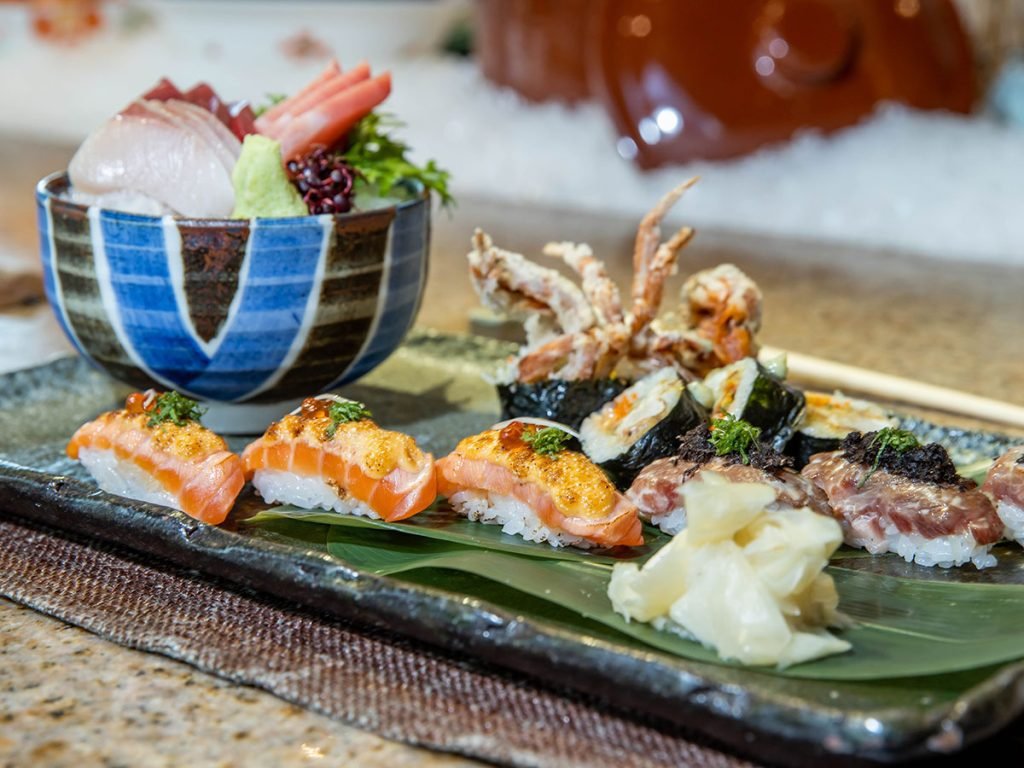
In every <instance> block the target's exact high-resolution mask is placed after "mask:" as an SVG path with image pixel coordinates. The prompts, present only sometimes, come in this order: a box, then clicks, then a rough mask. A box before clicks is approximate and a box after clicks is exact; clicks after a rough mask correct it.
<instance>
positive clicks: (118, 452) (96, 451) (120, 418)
mask: <svg viewBox="0 0 1024 768" xmlns="http://www.w3.org/2000/svg"><path fill="white" fill-rule="evenodd" d="M201 416H202V412H201V410H200V409H199V407H198V405H197V403H196V402H195V401H194V400H190V399H188V398H187V397H183V396H182V395H179V394H178V393H177V392H155V391H153V390H149V391H148V392H135V393H133V394H131V395H129V396H128V398H127V400H125V404H124V408H122V409H121V410H117V411H110V412H108V413H104V414H101V415H100V416H98V417H97V418H96V419H94V420H93V421H90V422H88V423H87V424H84V425H82V426H81V427H80V428H79V429H78V431H76V432H75V434H74V435H73V436H72V437H71V441H70V442H69V443H68V447H67V453H68V456H70V457H71V458H72V459H75V460H76V461H79V462H80V463H81V464H82V466H83V467H85V469H86V470H87V471H88V472H89V474H90V475H92V476H93V478H94V479H95V480H96V482H97V484H98V485H99V486H100V488H102V489H103V490H104V491H107V492H108V493H113V494H115V495H117V496H125V497H128V498H130V499H138V500H139V501H148V502H150V503H152V504H161V505H163V506H165V507H171V508H173V509H178V510H181V511H182V512H184V513H185V514H187V515H189V516H191V517H194V518H195V519H197V520H201V521H203V522H204V523H210V524H211V525H218V524H220V523H222V522H224V519H225V518H226V517H227V516H228V513H229V512H230V511H231V507H232V505H233V504H234V503H235V499H236V498H237V497H238V494H239V492H240V491H241V490H242V486H243V485H245V477H244V473H243V471H242V460H241V459H239V458H238V456H237V455H235V454H234V453H232V452H231V451H230V450H228V446H227V443H225V442H224V438H222V437H220V436H219V435H216V434H214V433H213V432H211V431H210V430H208V429H207V428H206V427H204V426H203V425H202V424H201V423H200V422H199V419H200V417H201Z"/></svg>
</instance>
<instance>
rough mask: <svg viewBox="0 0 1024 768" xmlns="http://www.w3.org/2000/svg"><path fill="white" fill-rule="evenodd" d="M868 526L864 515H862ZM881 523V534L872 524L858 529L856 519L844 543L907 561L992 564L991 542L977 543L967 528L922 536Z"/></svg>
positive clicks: (984, 566)
mask: <svg viewBox="0 0 1024 768" xmlns="http://www.w3.org/2000/svg"><path fill="white" fill-rule="evenodd" d="M862 519H863V520H864V522H865V523H868V524H869V526H870V521H869V519H868V518H862ZM879 522H880V523H882V533H881V536H879V533H878V531H877V530H876V529H874V528H873V527H869V528H868V529H867V530H858V526H857V524H856V522H854V524H853V526H852V527H851V528H850V530H849V532H848V535H847V541H846V543H847V544H849V545H850V546H854V547H863V548H864V549H865V550H867V551H868V552H870V553H871V554H873V555H879V554H882V553H884V552H894V553H896V554H897V555H899V556H900V557H902V558H903V559H904V560H906V561H907V562H908V563H917V564H918V565H927V566H934V565H937V566H939V567H940V568H952V567H958V566H961V565H965V564H966V563H974V565H975V566H976V567H977V568H989V567H991V566H993V565H995V564H996V557H995V555H993V554H991V553H990V552H989V550H990V549H992V546H993V545H992V544H979V543H978V542H977V541H976V540H975V538H974V537H973V536H972V535H971V532H970V531H963V532H962V533H958V534H954V535H949V536H936V537H935V538H931V539H929V538H926V537H924V536H922V535H921V534H919V533H901V532H900V530H899V528H897V527H896V525H895V524H894V523H892V522H890V521H887V520H886V521H879Z"/></svg>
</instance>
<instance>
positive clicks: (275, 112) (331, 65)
mask: <svg viewBox="0 0 1024 768" xmlns="http://www.w3.org/2000/svg"><path fill="white" fill-rule="evenodd" d="M340 72H341V66H340V65H339V64H338V60H337V59H331V60H330V61H329V62H328V63H327V66H326V67H325V68H324V70H323V72H321V73H320V74H319V75H317V76H316V77H315V78H313V79H312V80H311V81H310V82H309V83H308V84H307V85H306V86H305V87H303V88H302V89H301V90H299V92H298V93H296V94H294V95H292V96H290V97H288V98H287V99H285V100H284V101H281V102H278V103H277V104H275V105H274V106H272V107H271V108H270V109H268V110H267V111H266V112H264V113H263V114H262V115H260V116H259V118H258V119H257V120H256V129H257V130H258V131H259V132H260V133H264V132H265V128H266V127H267V126H269V125H270V124H271V123H272V122H274V121H275V120H276V119H277V118H278V117H280V116H281V115H283V114H284V113H285V112H286V111H288V110H289V109H291V108H292V105H293V104H294V103H295V101H296V100H297V99H300V98H302V97H303V96H305V95H306V94H308V93H309V92H311V91H313V90H315V89H316V88H318V87H319V86H320V85H322V84H323V83H324V82H326V81H327V80H330V79H331V78H333V77H334V76H335V75H337V74H339V73H340Z"/></svg>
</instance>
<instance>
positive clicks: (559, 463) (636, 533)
mask: <svg viewBox="0 0 1024 768" xmlns="http://www.w3.org/2000/svg"><path fill="white" fill-rule="evenodd" d="M568 438H569V435H568V434H567V433H565V432H562V431H561V430H559V429H556V428H553V427H541V426H540V425H536V424H524V423H522V422H518V421H516V422H512V423H510V424H507V425H505V426H503V427H501V428H500V429H489V430H487V431H486V432H482V433H480V434H479V435H474V436H472V437H467V438H465V439H464V440H462V441H461V442H460V443H459V444H458V445H457V446H456V448H455V450H454V451H452V453H450V454H449V455H448V456H446V457H444V458H443V459H439V460H438V462H437V483H438V491H439V492H440V493H441V495H442V496H446V497H447V498H448V501H449V502H450V503H451V505H452V507H454V508H455V510H456V511H457V512H459V513H460V514H463V515H465V516H467V517H468V518H470V519H471V520H478V521H480V522H484V523H492V524H496V525H500V526H501V527H502V528H501V529H502V530H503V531H504V532H505V533H509V534H514V535H518V536H522V537H523V538H524V539H526V540H528V541H537V542H544V541H546V542H548V543H549V544H550V545H551V546H553V547H562V546H576V547H583V548H588V547H592V546H599V547H614V546H618V545H625V546H639V545H641V544H643V543H644V539H643V534H642V532H641V525H640V519H639V518H638V517H637V511H636V507H634V506H633V504H632V503H631V502H629V501H628V500H627V499H626V498H625V497H624V496H622V494H620V493H619V492H618V491H617V490H616V489H615V486H614V485H612V483H611V481H610V480H608V478H607V477H606V476H605V474H604V472H602V471H601V469H600V467H598V466H597V465H596V464H594V463H593V462H592V461H590V459H588V458H587V457H586V456H584V455H583V454H582V453H578V452H576V451H572V450H568V449H567V448H565V443H566V442H567V440H568Z"/></svg>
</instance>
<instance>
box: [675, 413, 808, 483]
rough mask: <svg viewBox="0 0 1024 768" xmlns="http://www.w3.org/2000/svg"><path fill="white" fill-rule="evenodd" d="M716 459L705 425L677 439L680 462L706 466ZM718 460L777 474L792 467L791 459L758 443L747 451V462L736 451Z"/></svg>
mask: <svg viewBox="0 0 1024 768" xmlns="http://www.w3.org/2000/svg"><path fill="white" fill-rule="evenodd" d="M716 457H719V453H718V448H716V446H715V445H714V444H713V443H712V442H711V429H710V428H709V427H708V425H707V424H701V425H700V426H697V427H694V428H693V429H691V430H690V431H689V432H686V433H685V434H684V435H683V436H682V437H680V438H679V459H680V460H682V461H691V462H693V463H694V464H707V463H708V462H709V461H711V460H712V459H714V458H716ZM720 458H722V459H723V460H724V461H726V462H727V463H729V464H749V465H750V466H752V467H755V468H756V469H760V470H763V471H765V472H770V473H777V472H780V471H782V470H783V469H790V468H791V467H792V466H793V459H792V457H790V456H784V455H783V454H781V453H779V452H778V451H776V450H773V449H772V448H771V446H768V445H762V444H760V443H757V444H755V445H754V446H753V447H752V448H750V449H748V450H747V458H748V459H749V461H744V460H743V456H742V455H741V453H740V451H738V450H737V451H734V452H732V453H727V454H725V455H722V456H720Z"/></svg>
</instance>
